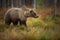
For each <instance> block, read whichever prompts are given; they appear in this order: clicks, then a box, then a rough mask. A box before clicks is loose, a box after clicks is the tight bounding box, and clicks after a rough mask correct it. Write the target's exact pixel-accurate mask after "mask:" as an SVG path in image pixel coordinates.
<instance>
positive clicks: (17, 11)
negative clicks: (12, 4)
mask: <svg viewBox="0 0 60 40" xmlns="http://www.w3.org/2000/svg"><path fill="white" fill-rule="evenodd" d="M28 17H34V18H37V17H38V16H37V15H36V12H34V10H32V9H27V10H25V9H23V8H10V9H9V10H8V11H7V12H6V13H5V15H4V21H5V24H7V25H10V24H11V22H12V23H13V24H14V25H17V24H18V21H19V22H20V25H22V24H23V25H25V26H26V21H27V18H28Z"/></svg>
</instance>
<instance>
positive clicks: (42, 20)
mask: <svg viewBox="0 0 60 40" xmlns="http://www.w3.org/2000/svg"><path fill="white" fill-rule="evenodd" d="M43 13H46V14H45V15H44V14H43ZM47 13H50V11H48V9H46V11H44V10H40V11H39V12H38V15H39V18H36V19H35V18H28V19H27V27H28V30H29V31H27V30H26V29H25V26H23V25H22V26H20V25H19V24H18V25H17V26H14V25H13V24H11V25H10V26H7V25H5V23H4V20H3V19H0V40H60V17H59V16H56V17H55V18H54V19H52V16H51V14H47ZM41 15H42V16H41ZM49 15H50V16H49Z"/></svg>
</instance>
